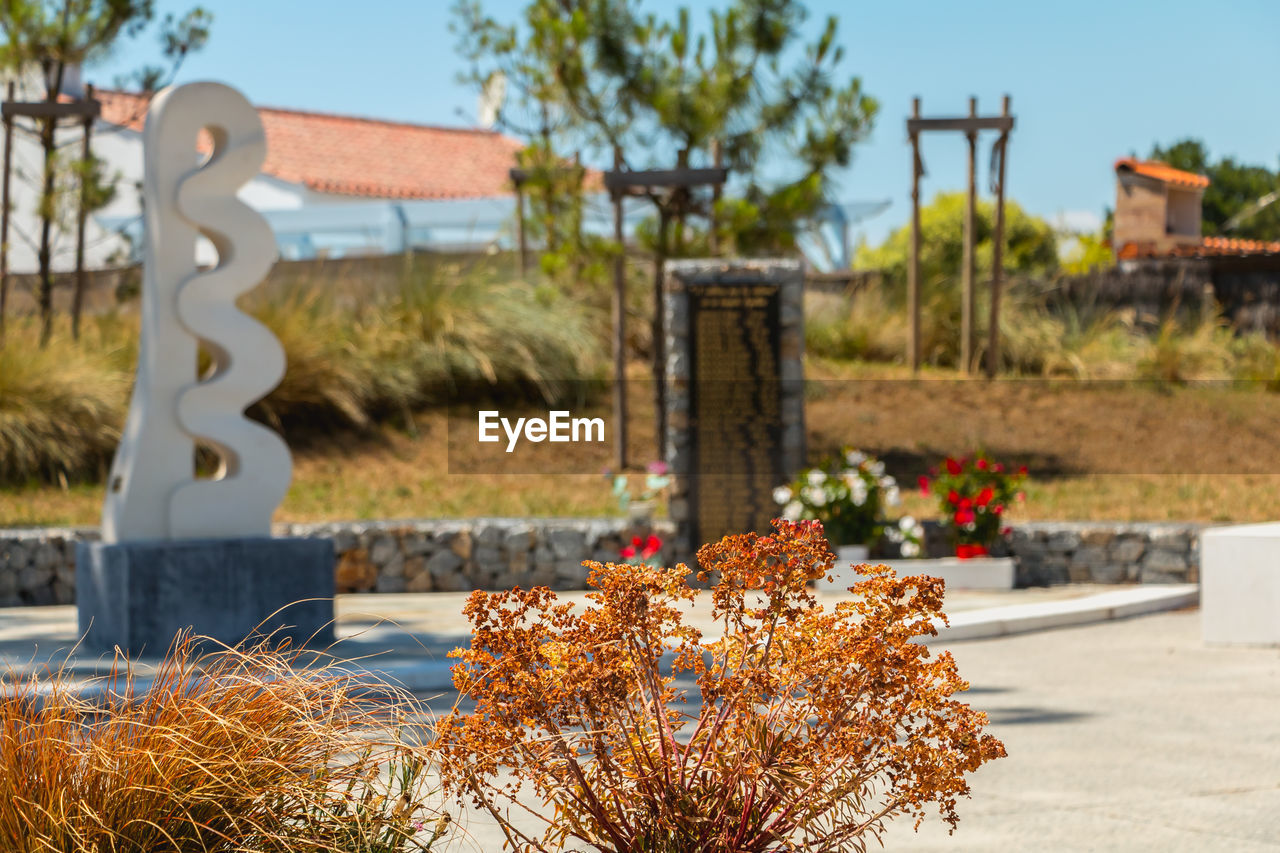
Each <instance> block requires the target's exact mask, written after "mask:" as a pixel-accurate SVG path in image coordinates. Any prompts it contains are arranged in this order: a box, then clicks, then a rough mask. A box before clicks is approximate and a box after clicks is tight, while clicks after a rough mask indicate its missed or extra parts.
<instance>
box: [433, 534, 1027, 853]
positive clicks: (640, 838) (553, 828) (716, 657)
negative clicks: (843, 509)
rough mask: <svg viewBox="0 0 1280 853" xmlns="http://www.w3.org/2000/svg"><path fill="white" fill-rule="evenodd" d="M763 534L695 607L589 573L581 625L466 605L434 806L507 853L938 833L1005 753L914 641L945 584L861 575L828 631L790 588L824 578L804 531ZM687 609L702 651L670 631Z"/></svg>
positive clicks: (726, 551) (519, 600)
mask: <svg viewBox="0 0 1280 853" xmlns="http://www.w3.org/2000/svg"><path fill="white" fill-rule="evenodd" d="M774 526H775V528H776V531H777V532H776V534H775V535H772V536H758V535H756V534H746V535H741V536H729V537H726V538H724V539H723V540H721V541H720V542H719V543H718V544H714V545H707V546H704V547H703V548H702V549H701V550H700V551H699V552H698V562H699V564H700V565H701V566H702V568H703V571H702V572H700V573H699V576H700V578H702V579H707V578H709V577H710V576H713V575H714V576H715V577H716V578H717V580H716V582H715V584H714V586H713V587H712V588H711V590H710V591H709V592H706V591H704V592H701V593H698V592H696V591H695V590H694V589H693V588H692V587H691V586H690V584H689V580H690V578H689V575H690V570H689V569H688V568H687V567H685V566H683V565H681V566H677V567H676V568H653V567H649V566H643V565H639V566H636V565H617V564H612V563H611V564H608V565H601V564H599V563H588V564H587V566H588V568H589V569H590V570H591V574H590V578H589V583H590V584H591V585H592V586H593V587H594V588H595V589H596V592H594V593H592V594H591V595H590V600H591V603H590V605H588V606H587V607H586V608H585V609H583V610H581V611H578V610H575V609H574V607H573V605H571V604H564V603H560V602H558V601H557V600H556V597H555V595H554V594H553V593H552V592H551V591H550V590H547V589H545V588H536V589H532V590H528V591H525V590H520V589H516V590H511V591H507V592H497V593H488V592H475V593H473V594H472V596H471V598H470V599H469V601H468V603H467V606H466V610H465V612H466V615H467V617H468V618H469V619H470V620H471V623H472V625H473V636H472V641H471V645H470V648H468V649H461V650H458V651H456V652H454V655H455V656H456V657H458V658H460V659H461V663H460V664H459V665H458V666H456V667H455V668H454V684H455V685H456V686H457V688H458V690H459V691H460V693H461V694H462V696H463V697H464V698H466V699H470V700H472V701H474V702H475V706H474V710H473V711H471V712H469V713H464V712H462V711H460V710H455V711H454V712H453V713H452V714H450V715H449V716H447V717H446V718H444V719H442V720H441V721H440V723H439V724H438V727H437V732H438V738H437V742H436V746H437V748H438V750H439V752H440V758H439V760H440V765H441V775H442V779H443V782H444V784H445V789H446V791H447V792H451V793H453V794H454V795H456V796H457V797H458V798H459V799H460V800H467V799H470V800H471V801H472V802H473V803H475V804H477V805H479V806H481V807H483V808H485V809H487V810H488V811H489V812H490V813H491V814H492V815H493V816H494V818H495V819H496V820H497V822H498V824H499V825H500V826H501V827H502V829H503V831H504V832H505V833H506V835H507V839H508V842H509V843H510V844H511V845H512V846H513V848H514V849H518V850H537V851H550V850H558V849H560V848H561V847H562V846H563V845H565V844H568V843H570V842H571V841H576V842H579V843H581V844H584V845H586V846H588V847H590V848H592V849H595V850H600V851H616V853H639V851H646V853H657V852H658V851H666V853H692V851H705V853H747V851H752V853H757V852H758V853H774V851H777V852H778V853H780V851H818V850H824V851H826V850H861V849H863V848H864V847H865V845H866V843H867V842H868V840H869V839H870V838H872V837H876V838H878V837H879V835H880V833H881V832H882V830H883V828H884V826H885V823H886V822H887V821H888V820H890V819H892V818H894V817H898V816H913V817H915V818H916V819H917V825H918V821H919V820H920V819H922V818H923V817H924V816H925V815H926V807H928V806H930V805H931V804H934V805H936V807H937V809H938V811H939V812H940V814H941V816H942V818H943V820H945V821H946V822H948V823H949V824H951V826H952V827H953V828H954V826H955V824H956V822H957V819H958V818H957V814H956V803H957V800H958V798H959V797H962V796H965V795H967V794H968V792H969V785H968V782H967V781H966V778H965V777H966V774H968V773H971V772H973V771H974V770H976V769H977V768H978V767H979V766H981V765H982V764H983V763H985V762H987V761H990V760H992V759H995V758H999V757H1001V756H1003V755H1004V754H1005V751H1004V747H1003V745H1002V744H1001V743H1000V741H999V740H997V739H996V738H995V737H993V736H991V735H989V734H984V733H983V727H984V725H985V724H986V716H985V715H984V714H982V713H980V712H978V711H975V710H973V709H971V708H970V707H969V706H968V705H966V704H964V703H962V702H960V701H958V700H956V699H955V698H953V697H954V694H956V693H957V692H960V691H963V690H964V689H966V687H967V684H966V683H965V682H964V681H963V680H961V678H960V676H959V675H958V674H957V672H956V667H955V663H954V661H953V660H952V658H951V656H950V654H948V653H945V652H944V653H941V654H937V655H934V654H933V653H931V652H930V650H929V649H928V647H927V646H925V645H923V644H921V643H918V642H915V641H914V640H915V638H918V637H920V636H922V635H924V636H932V635H934V634H935V628H934V624H935V623H934V620H935V618H937V617H941V616H942V614H941V606H942V587H943V584H942V581H940V580H937V579H934V578H927V577H913V578H897V577H894V575H893V573H892V572H891V571H890V570H889V569H888V568H887V567H883V566H882V567H878V568H870V567H868V568H865V569H864V570H863V571H864V572H865V573H866V574H867V575H868V577H867V578H866V579H865V580H863V581H862V582H860V583H859V584H857V585H856V586H855V587H853V588H852V590H853V592H855V593H856V595H855V596H854V597H853V598H852V599H850V600H848V601H845V602H842V603H840V604H838V605H836V606H835V607H834V608H833V609H831V610H826V609H824V608H822V607H819V606H817V605H816V602H815V599H814V597H813V596H812V595H811V594H810V593H809V592H808V591H807V589H806V585H807V584H808V583H809V582H810V581H812V580H814V579H816V578H818V577H821V576H823V575H825V574H827V573H828V572H829V571H830V570H831V568H832V566H833V564H834V560H835V557H834V555H833V554H832V553H831V550H830V548H829V547H828V546H827V542H826V539H825V538H824V534H823V530H822V526H821V524H820V523H817V522H812V521H799V522H787V521H775V522H774ZM699 594H700V595H709V596H711V601H712V608H713V611H714V616H715V619H716V620H717V622H718V625H719V628H718V633H719V635H718V636H715V637H704V636H703V635H702V633H701V632H700V631H699V630H697V629H695V628H693V627H691V626H689V625H686V624H685V623H684V621H683V617H684V616H685V614H686V613H687V607H688V604H689V603H690V602H691V601H692V600H693V599H694V597H695V595H699ZM942 618H943V619H945V617H942ZM513 808H514V809H524V810H526V811H527V812H528V813H529V814H530V815H532V816H533V817H534V818H537V819H538V820H540V822H541V825H542V826H543V827H544V828H543V829H542V831H541V832H540V834H539V833H538V831H536V830H535V831H533V832H532V833H531V832H529V831H526V830H522V829H521V828H520V826H519V825H517V824H519V823H520V821H513V820H511V819H510V817H509V810H510V809H513ZM526 823H527V822H526Z"/></svg>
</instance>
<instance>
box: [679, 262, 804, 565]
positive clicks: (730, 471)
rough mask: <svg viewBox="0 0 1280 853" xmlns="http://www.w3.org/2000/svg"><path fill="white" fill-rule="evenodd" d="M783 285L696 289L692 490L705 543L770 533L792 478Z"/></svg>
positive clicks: (692, 308) (692, 297)
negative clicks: (782, 358)
mask: <svg viewBox="0 0 1280 853" xmlns="http://www.w3.org/2000/svg"><path fill="white" fill-rule="evenodd" d="M778 299H779V294H778V287H777V286H776V285H773V284H763V283H761V284H715V285H709V286H706V287H699V288H695V289H692V290H691V291H690V293H689V349H690V354H691V356H692V364H691V373H692V379H693V381H692V383H691V388H690V399H689V415H690V424H691V426H692V433H693V435H692V438H693V442H692V462H693V466H692V467H693V471H692V473H693V483H692V486H691V491H692V495H693V499H694V506H695V518H696V520H697V524H696V530H695V538H696V540H697V541H698V542H714V541H716V540H718V539H720V537H722V536H725V535H726V534H730V533H742V532H745V531H748V530H755V531H760V532H763V531H767V530H768V529H769V520H770V519H771V518H773V516H774V515H776V514H777V508H776V507H775V506H774V504H773V501H772V500H771V497H770V494H771V491H772V489H773V487H774V486H776V485H777V484H778V483H780V482H782V481H783V480H784V479H785V472H784V471H783V466H782V410H781V393H780V392H781V386H780V381H779V379H780V377H779V351H778V345H779V323H778Z"/></svg>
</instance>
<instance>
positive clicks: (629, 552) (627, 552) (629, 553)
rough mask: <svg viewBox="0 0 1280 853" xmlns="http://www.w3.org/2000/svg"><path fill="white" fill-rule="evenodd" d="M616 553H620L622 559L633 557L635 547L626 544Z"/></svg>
mask: <svg viewBox="0 0 1280 853" xmlns="http://www.w3.org/2000/svg"><path fill="white" fill-rule="evenodd" d="M618 553H619V554H621V555H622V559H624V560H630V559H631V558H632V557H634V556H635V555H636V549H635V548H632V547H631V546H630V545H628V546H627V547H625V548H623V549H622V550H621V551H619V552H618Z"/></svg>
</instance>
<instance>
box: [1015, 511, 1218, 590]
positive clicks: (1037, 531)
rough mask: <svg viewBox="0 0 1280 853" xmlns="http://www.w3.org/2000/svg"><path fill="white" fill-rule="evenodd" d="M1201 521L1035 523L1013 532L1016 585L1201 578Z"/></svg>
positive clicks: (1167, 580) (1191, 580)
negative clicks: (1188, 522)
mask: <svg viewBox="0 0 1280 853" xmlns="http://www.w3.org/2000/svg"><path fill="white" fill-rule="evenodd" d="M1203 527H1204V525H1200V524H1099V523H1071V524H1066V523H1049V522H1041V523H1033V524H1024V525H1020V526H1017V527H1015V528H1014V529H1013V532H1012V533H1011V534H1010V536H1009V543H1008V546H1009V552H1010V554H1011V555H1012V556H1013V557H1014V558H1015V559H1016V561H1017V562H1016V564H1015V565H1016V567H1017V568H1016V573H1015V575H1014V583H1015V585H1016V586H1020V587H1023V586H1052V585H1055V584H1063V583H1197V582H1199V579H1200V531H1201V529H1202V528H1203Z"/></svg>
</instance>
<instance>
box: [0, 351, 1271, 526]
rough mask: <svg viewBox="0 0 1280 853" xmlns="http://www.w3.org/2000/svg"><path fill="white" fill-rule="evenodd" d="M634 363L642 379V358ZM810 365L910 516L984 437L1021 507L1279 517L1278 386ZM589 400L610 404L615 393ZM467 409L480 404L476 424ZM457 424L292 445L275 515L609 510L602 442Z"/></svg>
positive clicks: (1136, 516) (47, 505) (815, 384)
mask: <svg viewBox="0 0 1280 853" xmlns="http://www.w3.org/2000/svg"><path fill="white" fill-rule="evenodd" d="M632 373H633V375H634V376H635V377H637V379H639V378H641V377H643V376H645V371H644V368H643V366H641V365H638V364H637V365H633V371H632ZM808 376H809V378H810V379H811V380H812V383H811V388H810V391H809V401H808V405H807V419H808V427H809V448H810V455H811V457H812V458H813V459H814V461H817V460H818V459H819V458H820V457H821V456H822V455H823V454H825V453H827V452H831V451H834V450H835V449H837V448H838V447H839V446H841V445H843V444H853V445H855V446H858V447H860V448H862V449H864V450H867V451H868V452H871V453H874V454H876V455H878V456H880V457H881V458H882V459H884V460H885V461H886V464H887V466H888V469H889V472H890V473H892V474H894V475H895V476H897V477H898V478H899V480H900V481H901V482H902V485H903V491H904V505H905V506H904V508H905V509H906V510H907V511H908V512H911V513H912V514H915V515H917V516H918V517H929V516H931V515H933V502H932V501H931V500H928V499H925V498H923V497H922V496H921V495H920V494H919V493H918V491H916V490H915V489H914V488H913V484H914V483H915V481H916V478H917V477H918V476H919V475H920V474H921V473H924V472H925V471H927V470H928V468H929V467H930V466H932V465H936V464H938V462H939V461H940V460H941V459H942V457H943V456H945V455H947V454H963V453H966V452H969V451H972V450H973V449H975V448H978V447H983V448H985V449H986V450H987V451H988V452H989V453H991V454H993V455H995V456H996V457H997V458H1001V459H1008V460H1009V461H1010V462H1012V463H1014V464H1026V465H1027V466H1028V467H1029V468H1030V471H1031V479H1030V482H1029V485H1028V488H1027V497H1028V500H1027V501H1026V503H1025V504H1023V505H1021V506H1019V507H1016V508H1015V510H1014V513H1013V515H1012V519H1013V520H1014V521H1027V520H1033V519H1053V520H1071V519H1076V520H1114V521H1159V520H1200V521H1235V522H1244V521H1263V520H1274V519H1276V518H1280V452H1278V451H1280V428H1278V426H1280V394H1273V393H1267V392H1264V391H1262V390H1260V389H1258V388H1256V387H1252V386H1250V387H1242V386H1238V385H1236V386H1231V385H1225V384H1219V385H1213V384H1208V383H1201V384H1197V385H1192V386H1183V387H1168V386H1157V385H1154V384H1150V383H1145V384H1142V383H1133V382H1094V383H1083V382H1075V381H1072V380H1061V381H1054V382H1048V381H1044V380H1018V379H1004V380H999V381H997V382H994V383H988V382H985V381H983V380H965V379H960V378H958V377H957V376H956V375H955V374H953V373H946V372H927V373H925V374H923V378H922V379H920V380H918V381H912V380H911V379H910V377H909V375H908V374H906V373H905V372H904V371H902V370H901V369H898V368H891V367H884V366H873V367H868V366H861V365H850V364H838V363H825V362H815V363H811V364H810V365H809V368H808ZM650 387H651V386H649V385H648V384H647V383H642V382H638V383H636V385H635V386H634V387H633V393H632V398H631V406H632V413H633V421H632V424H631V435H630V441H629V444H630V446H631V449H632V459H633V460H635V461H638V462H641V463H643V462H645V461H648V460H649V459H651V458H653V456H654V449H653V448H654V441H653V423H652V405H651V401H650V399H649V397H650V394H649V390H650ZM581 413H582V414H591V415H597V414H599V415H607V401H601V402H600V403H598V404H596V405H595V406H594V407H592V408H591V409H590V410H584V411H582V412H581ZM504 414H506V412H505V411H504ZM574 414H575V415H577V414H579V410H577V409H576V408H575V410H574ZM473 420H474V407H472V411H471V415H470V418H469V419H468V420H467V421H466V423H468V424H470V423H471V422H472V421H473ZM457 423H458V421H455V425H456V424H457ZM450 438H451V436H450V435H449V420H448V418H447V416H446V413H445V411H443V410H441V409H432V410H427V411H421V412H418V413H415V415H414V417H413V429H412V430H406V429H404V428H403V427H396V428H393V427H382V428H380V429H378V430H377V431H376V432H374V433H372V434H367V435H357V434H335V435H330V436H327V437H324V438H321V439H314V440H311V441H309V442H308V443H306V444H305V445H302V446H299V447H298V448H296V449H295V467H294V482H293V487H292V488H291V490H290V492H289V494H288V496H287V497H286V498H285V502H284V505H283V507H282V508H281V510H280V512H279V513H278V516H277V517H278V518H279V519H280V520H284V521H320V520H348V519H375V518H410V517H419V518H422V517H426V518H434V517H463V516H486V515H489V516H514V515H525V516H591V515H607V514H611V513H615V512H617V507H616V505H615V503H614V500H613V498H612V495H611V494H610V491H609V486H608V483H607V482H606V481H605V479H604V478H603V477H601V476H600V473H599V472H600V470H601V469H602V468H603V467H604V466H605V465H607V463H608V460H609V458H610V457H609V453H608V451H607V449H606V448H604V447H594V448H591V447H583V446H578V445H555V446H554V447H553V446H552V445H540V446H539V449H540V450H543V451H545V452H544V453H543V455H542V457H541V459H542V462H541V463H540V464H537V465H525V466H523V467H522V468H521V469H520V470H522V471H540V472H541V473H502V472H501V469H500V465H499V466H495V465H493V464H491V462H492V460H493V459H494V458H495V457H494V453H493V450H492V446H491V445H486V446H485V447H484V448H483V452H481V448H480V446H479V445H476V444H474V443H472V442H470V441H468V440H465V437H464V436H463V434H462V432H461V431H460V430H455V433H454V435H453V436H452V438H453V441H452V442H451V441H450ZM499 459H500V462H501V458H500V457H499ZM478 471H479V473H477V472H478ZM551 471H574V472H576V473H572V474H563V473H549V472H551ZM101 505H102V486H101V485H71V486H69V487H68V488H65V489H63V488H59V487H57V486H32V487H26V488H18V489H12V488H11V489H7V490H3V491H0V525H5V526H15V525H17V526H21V525H60V524H75V525H89V524H96V523H97V520H98V516H99V513H100V511H101Z"/></svg>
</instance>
